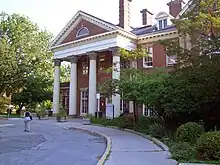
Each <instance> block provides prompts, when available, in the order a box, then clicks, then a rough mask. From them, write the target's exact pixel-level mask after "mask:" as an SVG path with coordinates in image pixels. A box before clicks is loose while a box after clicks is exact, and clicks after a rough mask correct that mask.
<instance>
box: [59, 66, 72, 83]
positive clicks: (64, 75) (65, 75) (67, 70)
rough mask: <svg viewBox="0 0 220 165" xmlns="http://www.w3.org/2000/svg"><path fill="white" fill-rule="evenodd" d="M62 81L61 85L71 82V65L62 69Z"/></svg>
mask: <svg viewBox="0 0 220 165" xmlns="http://www.w3.org/2000/svg"><path fill="white" fill-rule="evenodd" d="M60 81H61V83H64V82H69V81H70V65H69V64H64V65H61V67H60Z"/></svg>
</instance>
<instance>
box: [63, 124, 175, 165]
mask: <svg viewBox="0 0 220 165" xmlns="http://www.w3.org/2000/svg"><path fill="white" fill-rule="evenodd" d="M61 125H63V126H66V127H70V128H71V127H74V128H80V129H86V130H89V131H93V132H97V133H101V134H104V135H106V136H108V137H109V138H110V139H111V141H112V148H111V153H110V156H109V158H108V160H106V162H105V165H125V164H126V165H176V164H177V162H176V161H174V160H172V159H168V158H169V155H168V153H167V152H166V151H163V150H162V149H161V148H160V147H158V146H157V145H156V144H154V143H153V142H151V141H150V140H148V139H145V138H144V137H141V136H138V135H136V134H132V133H129V132H125V131H120V130H117V129H112V128H105V127H98V126H93V125H83V123H82V122H68V123H64V124H61Z"/></svg>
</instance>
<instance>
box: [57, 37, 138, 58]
mask: <svg viewBox="0 0 220 165" xmlns="http://www.w3.org/2000/svg"><path fill="white" fill-rule="evenodd" d="M136 46H137V45H136V42H135V40H131V39H128V38H126V37H124V36H122V35H117V34H112V35H109V36H105V37H103V38H93V39H91V40H87V41H84V42H72V43H71V44H70V45H69V44H66V46H65V45H64V46H63V47H61V48H60V47H57V48H56V47H55V48H53V52H54V58H55V59H62V58H67V57H69V56H73V55H82V54H86V53H87V52H90V51H101V50H108V49H109V48H111V47H120V48H124V49H127V50H133V49H136Z"/></svg>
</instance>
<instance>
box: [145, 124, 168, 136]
mask: <svg viewBox="0 0 220 165" xmlns="http://www.w3.org/2000/svg"><path fill="white" fill-rule="evenodd" d="M166 133H167V131H166V128H165V127H164V126H163V125H162V124H159V123H155V124H152V125H150V126H149V134H150V135H151V136H153V137H155V138H162V137H164V136H166Z"/></svg>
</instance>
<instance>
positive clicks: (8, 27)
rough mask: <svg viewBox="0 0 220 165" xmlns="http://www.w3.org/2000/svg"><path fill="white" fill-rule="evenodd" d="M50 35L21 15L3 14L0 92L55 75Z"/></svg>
mask: <svg viewBox="0 0 220 165" xmlns="http://www.w3.org/2000/svg"><path fill="white" fill-rule="evenodd" d="M51 37H52V36H51V34H50V33H48V32H47V31H46V30H40V29H39V27H38V26H37V25H36V24H34V23H33V22H31V21H30V20H29V19H28V18H27V17H25V16H21V15H18V14H12V15H9V14H6V13H1V14H0V57H1V61H0V93H1V95H2V94H3V93H5V92H7V93H13V92H15V91H18V90H20V88H22V87H23V86H24V83H25V80H27V79H28V77H29V76H34V77H35V76H37V75H42V77H45V78H48V79H50V78H51V76H52V71H53V70H52V53H51V52H50V50H49V42H50V40H51Z"/></svg>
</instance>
